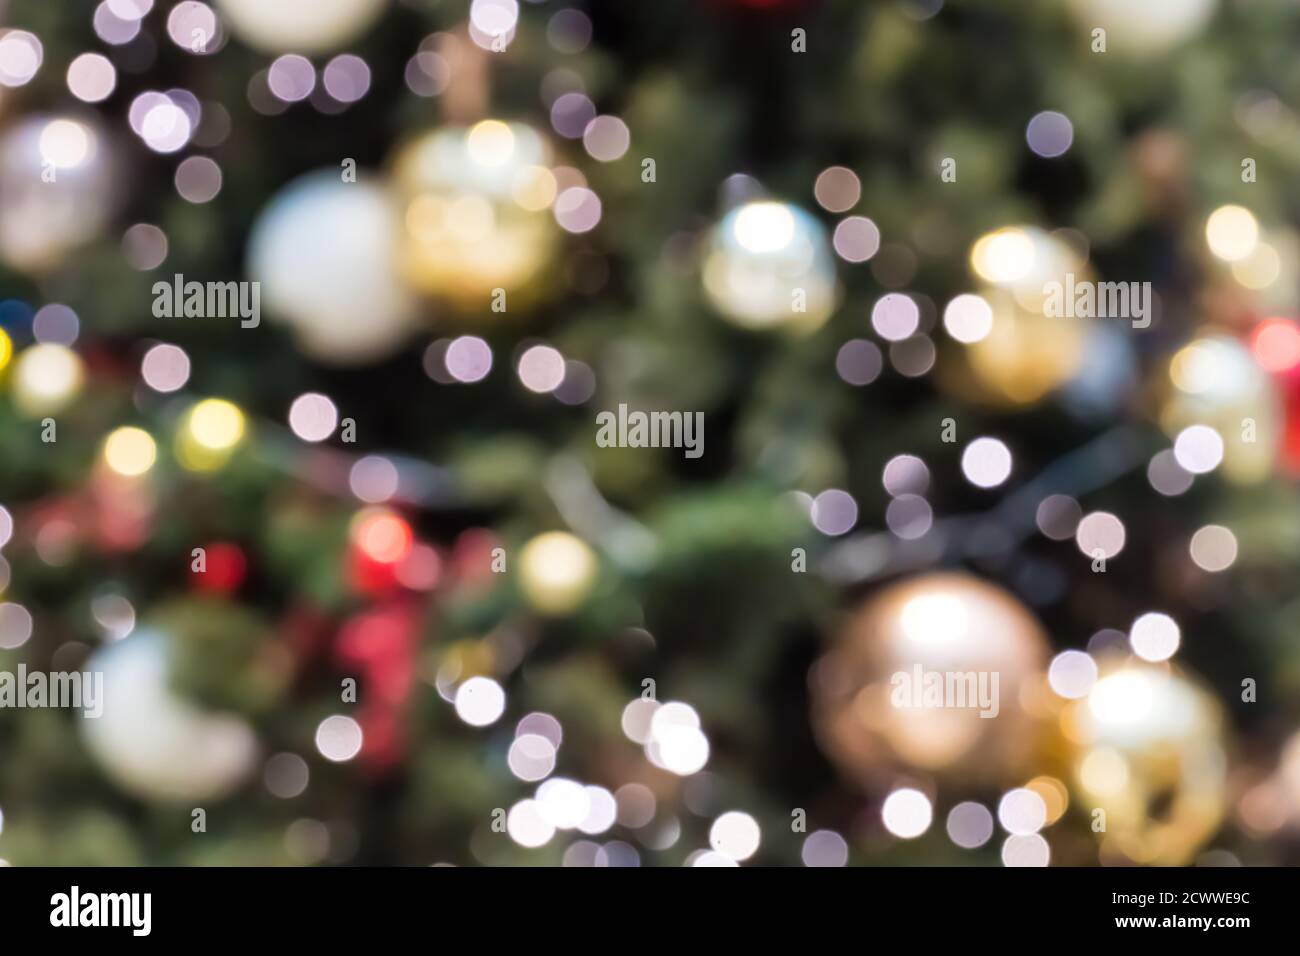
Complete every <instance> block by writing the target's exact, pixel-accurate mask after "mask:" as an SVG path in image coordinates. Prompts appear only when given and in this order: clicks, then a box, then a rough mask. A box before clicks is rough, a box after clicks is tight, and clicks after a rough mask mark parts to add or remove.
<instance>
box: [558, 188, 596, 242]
mask: <svg viewBox="0 0 1300 956" xmlns="http://www.w3.org/2000/svg"><path fill="white" fill-rule="evenodd" d="M552 211H553V212H554V214H555V221H556V222H557V223H559V225H560V228H561V229H563V230H564V231H565V232H572V233H577V234H581V233H584V232H591V230H593V229H595V228H596V226H597V225H599V224H600V217H601V204H600V197H599V196H597V195H596V194H595V193H594V192H592V191H591V190H590V189H587V188H586V187H584V186H571V187H569V188H568V189H565V190H564V191H563V192H561V193H560V194H559V195H558V196H557V197H556V198H555V205H554V207H553V208H552Z"/></svg>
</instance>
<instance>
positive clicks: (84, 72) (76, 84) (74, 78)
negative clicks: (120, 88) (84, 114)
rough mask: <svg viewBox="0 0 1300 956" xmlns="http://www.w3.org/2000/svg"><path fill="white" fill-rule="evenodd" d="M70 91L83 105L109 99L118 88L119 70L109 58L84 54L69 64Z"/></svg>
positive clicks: (96, 54)
mask: <svg viewBox="0 0 1300 956" xmlns="http://www.w3.org/2000/svg"><path fill="white" fill-rule="evenodd" d="M67 80H68V90H69V91H70V92H71V93H72V95H73V96H75V97H76V98H77V99H79V100H81V101H82V102H83V103H99V102H102V101H103V100H106V99H108V97H109V96H110V95H111V94H112V92H113V90H114V89H115V88H116V87H117V70H116V69H115V68H114V66H113V64H112V62H110V61H109V59H108V57H106V56H103V55H102V54H99V53H83V54H81V55H80V56H79V57H77V58H76V59H75V60H73V61H72V62H71V63H70V64H68V76H67Z"/></svg>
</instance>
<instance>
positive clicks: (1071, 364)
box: [964, 226, 1104, 405]
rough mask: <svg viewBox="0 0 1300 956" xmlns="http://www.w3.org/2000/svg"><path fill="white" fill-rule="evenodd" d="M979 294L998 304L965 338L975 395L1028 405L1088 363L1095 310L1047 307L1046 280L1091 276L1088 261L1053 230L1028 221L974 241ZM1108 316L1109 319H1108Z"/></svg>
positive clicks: (969, 383)
mask: <svg viewBox="0 0 1300 956" xmlns="http://www.w3.org/2000/svg"><path fill="white" fill-rule="evenodd" d="M971 269H972V271H973V272H974V273H975V275H976V276H977V277H978V278H979V279H980V280H981V282H982V283H983V284H982V286H981V287H980V288H979V290H978V292H979V295H980V296H981V297H982V298H983V299H984V300H985V301H986V302H988V304H989V306H990V308H991V309H992V310H993V326H992V328H991V329H990V331H989V333H988V335H986V336H985V337H984V338H982V339H980V340H979V341H976V342H970V343H968V344H966V345H965V346H964V351H965V360H966V367H967V372H968V374H967V376H966V378H967V386H968V389H967V390H970V391H973V394H972V397H974V398H978V399H982V400H984V401H988V402H992V403H995V404H1000V405H1030V404H1033V403H1034V402H1037V401H1039V400H1040V399H1041V398H1042V397H1043V396H1044V395H1046V394H1047V393H1048V392H1050V391H1052V390H1053V389H1056V388H1058V387H1060V386H1062V385H1064V384H1065V383H1067V382H1068V381H1070V379H1072V378H1073V377H1074V375H1075V373H1076V372H1078V371H1079V369H1080V367H1081V365H1082V364H1083V360H1084V356H1085V354H1086V351H1087V346H1088V342H1089V336H1090V334H1091V333H1092V331H1093V330H1092V326H1091V323H1093V322H1096V321H1099V320H1097V319H1091V318H1076V317H1071V316H1053V315H1048V314H1047V302H1048V293H1047V292H1046V291H1045V289H1047V288H1048V287H1049V286H1048V284H1049V283H1059V284H1060V285H1061V287H1062V289H1065V288H1067V287H1069V283H1070V277H1071V276H1073V281H1074V282H1075V283H1078V282H1084V281H1087V280H1091V278H1092V276H1091V274H1090V273H1089V272H1088V266H1087V263H1086V262H1085V261H1084V259H1083V257H1082V256H1080V255H1079V254H1078V253H1077V252H1076V251H1075V250H1074V249H1073V248H1071V246H1070V245H1069V244H1068V243H1066V242H1065V241H1063V240H1062V239H1060V238H1058V237H1057V236H1055V235H1052V234H1050V233H1047V232H1044V231H1043V230H1041V229H1036V228H1034V227H1031V226H1008V227H1006V228H1004V229H998V230H995V231H994V232H991V233H988V234H987V235H984V236H982V237H980V239H978V240H977V241H976V242H975V244H974V246H973V247H972V248H971ZM1103 321H1104V320H1103Z"/></svg>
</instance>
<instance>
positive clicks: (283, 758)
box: [262, 753, 311, 800]
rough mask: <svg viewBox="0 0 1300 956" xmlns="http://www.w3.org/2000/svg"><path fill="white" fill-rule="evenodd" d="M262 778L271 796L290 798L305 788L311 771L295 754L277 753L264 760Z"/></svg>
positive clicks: (305, 762) (298, 794)
mask: <svg viewBox="0 0 1300 956" xmlns="http://www.w3.org/2000/svg"><path fill="white" fill-rule="evenodd" d="M262 780H263V782H264V783H265V784H266V789H267V790H269V791H270V792H271V794H272V795H273V796H276V797H279V798H280V799H281V800H292V799H293V798H294V797H297V796H300V795H301V794H302V793H303V791H305V790H306V789H307V784H308V782H309V781H310V780H311V771H310V769H309V768H308V766H307V761H305V760H303V759H302V758H301V757H299V756H298V755H297V754H291V753H279V754H276V755H275V756H273V757H271V759H269V760H268V761H267V762H266V768H265V769H264V770H263V773H262Z"/></svg>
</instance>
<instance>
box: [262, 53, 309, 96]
mask: <svg viewBox="0 0 1300 956" xmlns="http://www.w3.org/2000/svg"><path fill="white" fill-rule="evenodd" d="M266 85H267V86H268V87H270V90H271V92H272V93H273V94H275V96H276V97H278V98H279V99H281V100H284V101H285V102H286V103H297V102H300V101H302V100H305V99H306V98H307V97H309V96H311V91H312V90H314V89H315V88H316V68H315V67H314V66H312V63H311V60H309V59H307V58H306V57H305V56H299V55H298V54H297V53H286V54H284V55H283V56H279V57H276V58H275V60H273V61H272V62H271V65H270V67H269V68H268V69H267V73H266Z"/></svg>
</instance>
